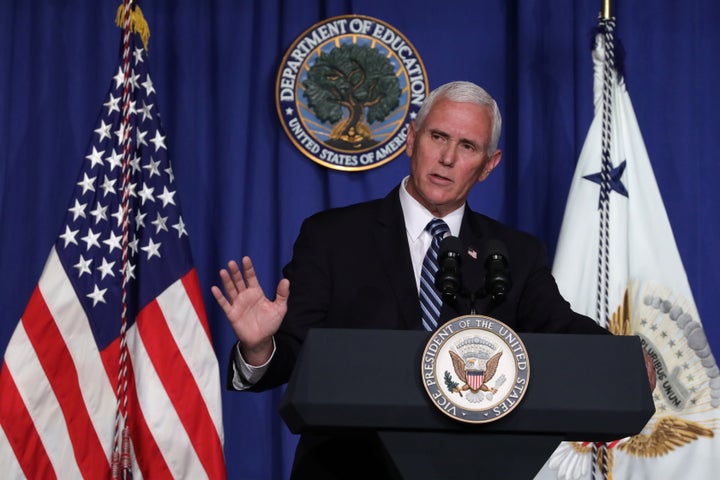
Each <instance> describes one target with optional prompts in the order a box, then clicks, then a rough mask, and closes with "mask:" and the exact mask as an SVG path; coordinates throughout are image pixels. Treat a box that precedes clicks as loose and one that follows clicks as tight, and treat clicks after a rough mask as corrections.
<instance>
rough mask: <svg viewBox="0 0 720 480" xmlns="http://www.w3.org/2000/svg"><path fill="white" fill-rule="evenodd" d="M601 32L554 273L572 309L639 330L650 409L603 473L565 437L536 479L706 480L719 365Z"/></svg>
mask: <svg viewBox="0 0 720 480" xmlns="http://www.w3.org/2000/svg"><path fill="white" fill-rule="evenodd" d="M600 29H601V31H602V32H603V33H600V34H599V35H598V36H597V41H596V47H595V50H594V52H593V63H594V72H595V75H594V105H595V116H594V118H593V122H592V125H591V126H590V130H589V132H588V135H587V139H586V140H585V144H584V146H583V149H582V152H581V155H580V159H579V161H578V165H577V169H576V171H575V176H574V178H573V182H572V186H571V189H570V194H569V197H568V202H567V206H566V211H565V216H564V219H563V223H562V229H561V232H560V239H559V242H558V248H557V255H556V258H555V263H554V265H553V273H554V275H555V277H556V279H557V281H558V284H559V286H560V290H561V292H562V294H563V296H564V297H565V298H566V299H567V300H568V301H569V302H570V303H571V304H572V307H573V309H574V310H575V311H577V312H580V313H583V314H585V315H587V316H589V317H591V318H595V319H596V320H597V319H602V320H600V321H599V323H601V324H603V325H604V326H606V327H608V328H609V329H610V330H611V331H612V332H613V333H615V334H616V335H638V336H639V337H640V338H641V340H642V343H643V345H644V347H645V349H646V351H647V352H648V353H649V354H650V355H651V357H652V358H653V360H654V364H655V368H656V370H657V387H656V388H655V390H654V392H653V398H654V401H655V408H656V413H655V415H654V416H653V417H652V419H651V420H650V421H649V422H648V424H647V425H646V427H645V428H644V430H643V431H642V432H641V433H640V434H639V435H636V436H634V437H629V438H625V439H622V440H620V441H619V442H613V443H610V444H607V448H608V450H607V452H608V453H607V456H606V457H605V458H606V460H607V463H606V464H605V467H606V468H605V469H604V472H603V471H602V470H603V469H601V468H597V467H594V465H597V463H595V462H594V460H593V454H592V451H591V445H589V444H587V443H579V442H566V443H563V444H561V445H560V447H559V448H558V449H557V450H556V451H555V453H553V455H552V456H551V458H550V459H549V460H548V462H547V463H546V465H545V466H544V467H543V468H542V470H541V471H540V473H539V474H538V476H537V477H536V478H538V479H550V478H552V479H557V478H560V479H580V478H588V479H589V478H603V477H605V478H613V479H645V478H647V479H666V478H667V479H669V478H673V479H675V478H682V479H693V480H698V479H717V478H720V468H718V467H720V430H719V429H718V427H719V426H720V409H719V408H718V407H719V406H720V375H719V373H720V372H719V371H718V366H717V364H716V362H715V359H714V357H713V355H712V352H711V351H710V347H709V345H708V342H707V339H706V337H705V333H704V331H703V328H702V324H701V321H700V318H699V316H698V312H697V309H696V306H695V301H694V300H693V296H692V292H691V291H690V285H689V283H688V280H687V275H686V274H685V269H684V267H683V264H682V260H681V259H680V254H679V253H678V249H677V246H676V244H675V239H674V237H673V233H672V229H671V226H670V222H669V220H668V217H667V213H666V212H665V207H664V205H663V201H662V198H661V196H660V191H659V189H658V186H657V182H656V181H655V176H654V174H653V171H652V167H651V165H650V160H649V158H648V154H647V151H646V149H645V145H644V143H643V140H642V136H641V134H640V129H639V127H638V124H637V120H636V118H635V113H634V111H633V107H632V104H631V102H630V97H629V95H628V93H627V91H626V89H625V83H624V80H623V79H622V78H620V77H619V76H618V75H617V71H616V69H615V66H614V59H613V56H612V55H611V53H612V52H611V51H609V49H606V46H612V43H613V38H612V21H607V22H606V21H603V22H601V28H600ZM606 68H607V70H605V69H606ZM604 72H605V74H604V75H603V73H604ZM604 78H605V80H604ZM603 88H604V95H603ZM603 107H604V108H603ZM603 117H605V121H603ZM603 146H604V147H605V148H604V149H603ZM603 150H604V151H603ZM603 158H605V170H604V171H605V173H606V175H605V179H606V180H605V182H604V185H605V192H606V193H605V194H604V195H601V183H603V182H601V178H602V176H601V174H600V173H601V172H602V171H603ZM608 162H609V163H608ZM601 197H602V198H603V200H601ZM608 355H612V352H608ZM589 361H597V362H602V359H590V360H589ZM588 367H589V368H590V367H591V365H588ZM599 463H600V464H602V463H603V462H599ZM593 469H595V471H594V472H593ZM593 473H594V476H593Z"/></svg>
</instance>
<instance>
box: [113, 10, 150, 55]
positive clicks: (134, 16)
mask: <svg viewBox="0 0 720 480" xmlns="http://www.w3.org/2000/svg"><path fill="white" fill-rule="evenodd" d="M124 14H125V5H124V4H123V5H120V6H119V7H118V11H117V15H116V16H115V24H116V25H117V26H118V27H120V28H124V27H125V15H124ZM130 30H131V31H132V32H134V33H138V34H140V38H141V39H142V42H143V46H144V47H145V50H146V51H147V49H148V40H150V28H149V27H148V24H147V21H146V20H145V17H143V14H142V10H140V7H139V6H138V5H136V4H135V2H133V4H132V5H131V6H130Z"/></svg>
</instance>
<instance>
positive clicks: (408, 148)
mask: <svg viewBox="0 0 720 480" xmlns="http://www.w3.org/2000/svg"><path fill="white" fill-rule="evenodd" d="M413 142H415V120H412V121H411V122H410V126H409V127H408V133H407V140H406V141H405V154H406V155H407V156H408V157H412V154H413Z"/></svg>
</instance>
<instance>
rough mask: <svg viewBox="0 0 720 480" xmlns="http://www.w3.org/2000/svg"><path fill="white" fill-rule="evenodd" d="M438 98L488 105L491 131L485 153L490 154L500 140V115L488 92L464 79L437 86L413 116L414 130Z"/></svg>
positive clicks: (420, 124) (418, 126) (493, 151)
mask: <svg viewBox="0 0 720 480" xmlns="http://www.w3.org/2000/svg"><path fill="white" fill-rule="evenodd" d="M438 98H445V99H447V100H450V101H451V102H463V103H475V104H477V105H482V106H485V107H488V108H489V109H490V111H491V112H492V132H491V134H490V144H489V145H488V146H487V154H488V155H492V154H493V153H495V150H497V146H498V142H499V141H500V131H501V130H502V116H501V115H500V109H499V108H498V106H497V102H495V100H494V99H493V98H492V97H491V96H490V94H489V93H487V92H486V91H485V90H484V89H483V88H482V87H479V86H477V85H475V84H474V83H472V82H464V81H457V82H450V83H446V84H445V85H441V86H439V87H437V88H436V89H435V90H433V91H432V92H430V94H429V95H428V96H427V98H426V99H425V101H424V102H423V104H422V107H420V110H419V111H418V113H417V116H416V117H415V128H416V130H420V128H421V127H422V124H423V122H424V121H425V117H427V115H428V113H430V110H431V109H432V106H433V104H434V103H435V100H437V99H438Z"/></svg>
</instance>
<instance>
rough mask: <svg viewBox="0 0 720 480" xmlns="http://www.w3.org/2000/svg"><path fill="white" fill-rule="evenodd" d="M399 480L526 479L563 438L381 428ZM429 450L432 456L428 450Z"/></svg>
mask: <svg viewBox="0 0 720 480" xmlns="http://www.w3.org/2000/svg"><path fill="white" fill-rule="evenodd" d="M378 437H379V438H380V441H381V442H382V444H383V445H384V447H385V449H386V451H387V453H388V456H389V457H390V460H391V463H392V464H393V465H392V467H393V469H394V475H395V477H396V478H398V479H407V480H410V479H412V480H415V479H433V480H435V479H438V478H482V479H484V480H485V479H494V478H497V479H508V478H512V479H518V480H522V479H530V480H532V479H533V478H534V477H535V475H536V474H537V473H538V472H539V471H540V469H541V468H542V466H543V465H544V464H545V462H546V461H547V459H548V458H549V457H550V455H551V454H552V452H553V451H554V450H555V449H556V448H557V446H558V445H559V444H560V442H561V441H562V440H563V439H562V437H560V436H558V435H518V434H503V433H488V434H486V435H468V434H465V433H448V432H438V433H434V432H433V433H428V432H408V431H382V432H378ZM430 451H432V454H429V452H430Z"/></svg>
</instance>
